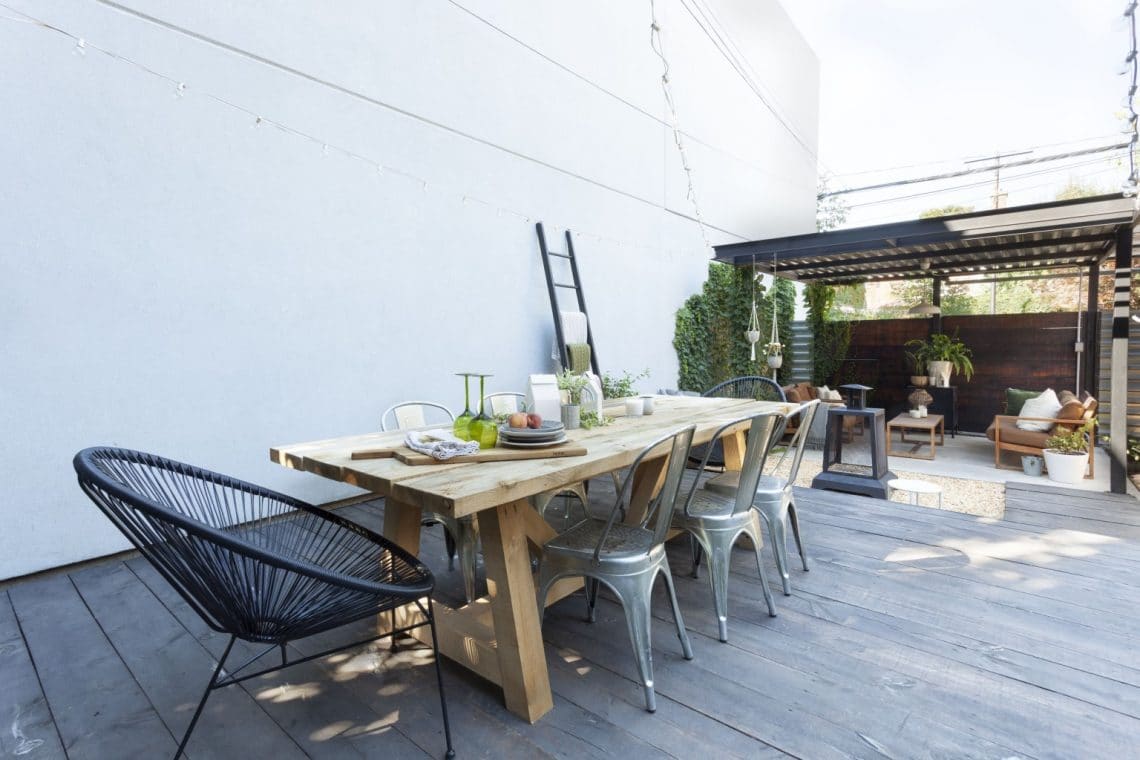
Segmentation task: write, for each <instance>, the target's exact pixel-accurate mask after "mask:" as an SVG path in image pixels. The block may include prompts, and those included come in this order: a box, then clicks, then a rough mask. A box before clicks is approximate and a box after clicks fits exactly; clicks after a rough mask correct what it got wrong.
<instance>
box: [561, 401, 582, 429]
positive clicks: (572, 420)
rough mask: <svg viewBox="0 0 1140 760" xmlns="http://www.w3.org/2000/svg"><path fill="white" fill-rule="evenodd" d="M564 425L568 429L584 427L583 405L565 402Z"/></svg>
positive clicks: (563, 411)
mask: <svg viewBox="0 0 1140 760" xmlns="http://www.w3.org/2000/svg"><path fill="white" fill-rule="evenodd" d="M562 426H563V427H564V428H566V429H567V430H577V429H578V428H580V427H582V407H580V406H578V405H577V404H563V405H562Z"/></svg>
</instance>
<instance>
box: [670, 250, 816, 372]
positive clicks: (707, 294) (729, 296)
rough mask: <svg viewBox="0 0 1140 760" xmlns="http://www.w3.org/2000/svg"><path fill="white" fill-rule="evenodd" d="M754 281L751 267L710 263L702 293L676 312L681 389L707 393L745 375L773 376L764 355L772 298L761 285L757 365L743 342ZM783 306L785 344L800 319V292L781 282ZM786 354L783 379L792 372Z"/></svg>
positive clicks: (777, 289) (782, 338)
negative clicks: (797, 313) (797, 306)
mask: <svg viewBox="0 0 1140 760" xmlns="http://www.w3.org/2000/svg"><path fill="white" fill-rule="evenodd" d="M752 277H753V271H752V269H751V268H749V267H734V266H729V265H727V264H721V263H718V262H710V264H709V276H708V280H706V281H705V284H704V287H703V288H702V289H701V292H700V293H698V294H696V295H693V296H690V297H689V299H688V300H686V301H685V303H684V305H683V306H682V307H681V308H680V309H678V310H677V317H676V323H675V333H674V337H673V348H674V349H676V351H677V362H678V364H679V365H680V372H679V377H678V379H677V386H678V387H679V388H681V389H682V390H686V391H697V392H701V391H705V390H708V389H709V388H711V387H712V386H714V385H716V384H717V383H719V382H722V381H724V380H728V379H729V378H732V377H739V376H741V375H765V376H770V375H771V370H770V369H768V364H767V360H766V359H765V357H764V356H763V354H762V352H761V351H760V350H759V349H760V348H761V347H762V346H763V345H764V344H765V343H767V342H768V338H769V337H770V335H771V331H772V321H771V319H772V300H771V299H772V297H773V296H772V294H766V293H765V288H764V286H763V285H762V284H760V283H759V282H757V284H756V295H757V303H756V306H757V309H758V311H759V316H760V336H761V337H760V343H759V344H758V346H757V349H758V350H757V357H756V361H752V360H751V359H749V345H748V341H747V339H746V338H745V337H744V333H745V331H746V330H747V329H748V320H749V317H750V316H751V313H752ZM772 290H773V292H774V297H775V298H776V302H777V303H778V304H779V312H780V322H779V334H780V342H781V343H783V344H784V346H785V347H786V346H788V345H789V344H790V342H791V322H792V318H793V317H794V314H795V287H794V286H793V285H792V283H790V282H786V281H782V280H777V281H776V286H775V287H774V288H773V289H772ZM786 352H787V349H786V348H785V358H784V367H783V368H781V369H780V377H781V378H782V377H783V373H785V372H788V371H790V370H789V365H790V358H789V357H788V356H787V353H786Z"/></svg>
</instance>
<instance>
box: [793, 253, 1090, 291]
mask: <svg viewBox="0 0 1140 760" xmlns="http://www.w3.org/2000/svg"><path fill="white" fill-rule="evenodd" d="M1095 263H1096V259H1091V258H1088V257H1084V258H1077V257H1074V256H1070V257H1060V256H1058V257H1054V258H1050V259H1045V260H1044V261H1041V262H1034V261H1032V260H1023V259H1002V260H993V261H990V262H986V263H980V262H978V263H973V262H971V263H965V264H961V265H957V266H942V267H931V268H930V269H929V270H921V269H914V268H913V267H898V268H895V269H878V270H875V271H874V272H873V273H861V272H858V271H853V272H838V273H836V272H828V271H826V270H823V271H820V273H819V274H818V275H817V274H812V273H800V274H799V275H798V276H797V277H793V278H789V279H795V280H799V281H800V282H822V283H825V284H827V285H846V284H851V283H857V282H886V281H899V280H921V279H927V278H930V277H953V276H958V275H969V274H978V273H981V272H982V271H983V270H982V269H981V268H982V267H985V270H984V272H985V273H986V274H1001V273H1006V272H1008V273H1013V272H1018V273H1020V272H1036V271H1040V270H1043V269H1065V268H1085V267H1089V266H1092V265H1093V264H1095ZM1005 264H1021V266H1013V267H1006V268H1003V269H1000V270H998V269H995V267H999V266H1004V265H1005ZM991 270H994V271H991ZM781 276H782V275H781Z"/></svg>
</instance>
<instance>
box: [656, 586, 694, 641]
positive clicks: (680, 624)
mask: <svg viewBox="0 0 1140 760" xmlns="http://www.w3.org/2000/svg"><path fill="white" fill-rule="evenodd" d="M661 574H662V575H663V576H665V590H666V591H668V592H669V606H670V607H671V608H672V609H673V624H674V625H676V626H677V638H678V639H679V640H680V642H681V652H682V653H683V654H684V656H685V659H686V660H691V659H693V645H692V643H690V642H689V632H688V631H687V630H686V629H685V621H684V620H683V619H682V618H681V605H679V604H677V591H676V589H674V588H673V573H672V572H670V570H669V565H668V564H666V565H665V567H664V568H663V569H662V570H661Z"/></svg>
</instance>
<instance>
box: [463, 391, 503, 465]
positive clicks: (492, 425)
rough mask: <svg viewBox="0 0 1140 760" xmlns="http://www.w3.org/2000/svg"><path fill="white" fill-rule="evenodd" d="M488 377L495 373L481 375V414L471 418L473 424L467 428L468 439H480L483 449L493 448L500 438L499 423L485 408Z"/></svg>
mask: <svg viewBox="0 0 1140 760" xmlns="http://www.w3.org/2000/svg"><path fill="white" fill-rule="evenodd" d="M488 377H494V375H479V414H478V415H477V416H476V417H475V419H473V420H471V424H470V425H469V426H468V428H467V432H468V434H469V435H468V439H467V440H469V441H478V442H479V448H481V449H493V448H494V447H495V443H496V442H497V441H498V440H499V425H498V423H497V422H495V418H494V417H492V416H491V415H489V414H487V410H486V408H485V406H486V402H485V397H486V394H485V393H484V383H485V382H486V380H487V378H488Z"/></svg>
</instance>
